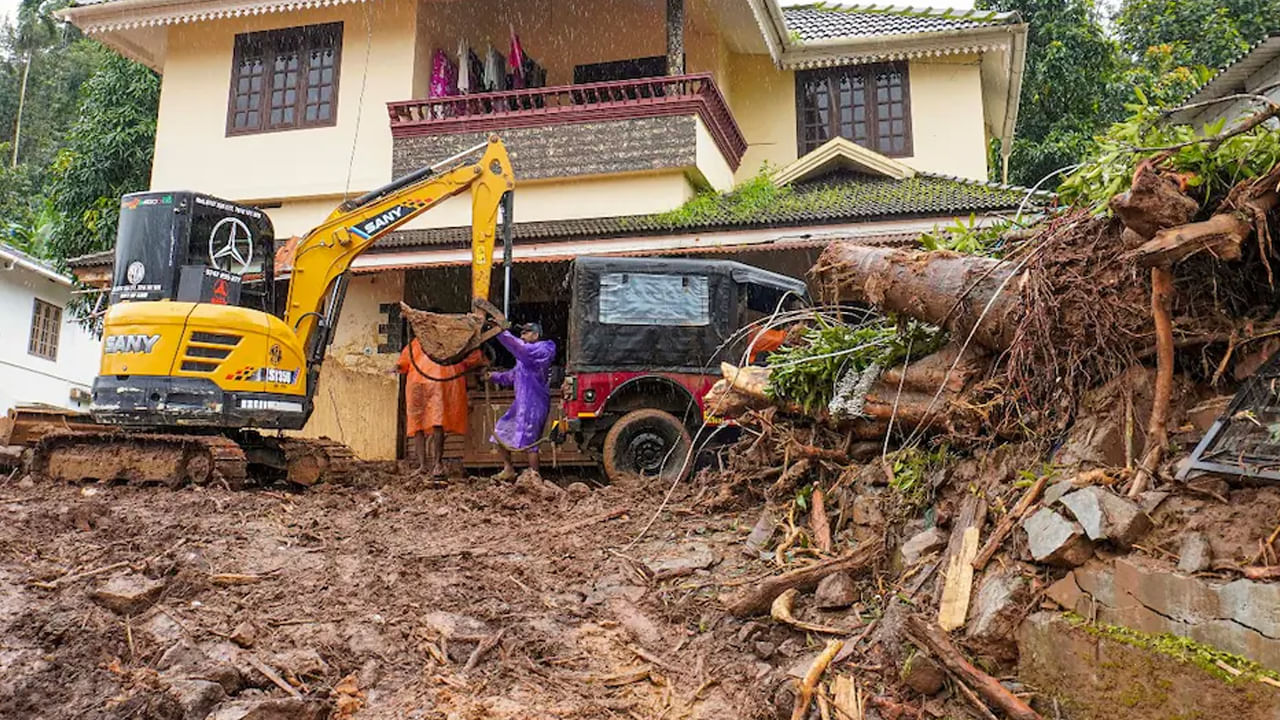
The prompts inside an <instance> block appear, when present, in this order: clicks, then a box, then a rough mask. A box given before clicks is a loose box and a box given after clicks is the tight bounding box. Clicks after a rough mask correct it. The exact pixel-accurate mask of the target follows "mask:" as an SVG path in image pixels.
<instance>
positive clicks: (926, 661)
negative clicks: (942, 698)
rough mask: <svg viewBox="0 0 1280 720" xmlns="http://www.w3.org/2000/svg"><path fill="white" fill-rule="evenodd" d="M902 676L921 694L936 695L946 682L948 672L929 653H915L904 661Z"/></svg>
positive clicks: (904, 680)
mask: <svg viewBox="0 0 1280 720" xmlns="http://www.w3.org/2000/svg"><path fill="white" fill-rule="evenodd" d="M901 678H902V682H904V683H906V684H907V686H908V687H910V688H911V689H912V690H915V691H916V692H918V693H920V694H921V695H936V694H938V693H939V692H941V691H942V687H943V685H945V684H946V680H947V674H946V672H945V671H943V669H942V668H941V667H939V666H938V663H936V662H934V661H933V660H931V659H930V658H929V657H928V656H927V655H923V654H921V653H915V654H913V655H912V656H911V657H909V658H907V661H906V662H905V663H903V665H902V673H901Z"/></svg>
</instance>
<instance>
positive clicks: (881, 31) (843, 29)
mask: <svg viewBox="0 0 1280 720" xmlns="http://www.w3.org/2000/svg"><path fill="white" fill-rule="evenodd" d="M782 16H783V18H784V19H785V21H786V24H787V29H788V30H789V31H791V32H792V33H793V34H794V35H795V36H796V37H798V39H799V40H800V41H802V42H812V41H815V40H832V39H839V38H863V37H882V36H885V35H910V34H915V33H928V32H944V31H947V30H968V29H971V28H978V27H986V26H991V25H1004V24H1007V23H1009V22H1010V21H1013V20H1015V18H1016V15H1014V14H1013V13H998V12H991V11H986V10H951V9H943V10H934V9H933V8H912V7H905V6H896V5H847V4H840V3H812V4H810V5H795V6H792V7H785V8H783V9H782Z"/></svg>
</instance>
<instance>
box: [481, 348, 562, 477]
mask: <svg viewBox="0 0 1280 720" xmlns="http://www.w3.org/2000/svg"><path fill="white" fill-rule="evenodd" d="M498 342H500V343H502V346H503V347H505V348H506V349H507V350H508V351H509V352H510V353H511V354H512V355H514V356H515V358H516V366H515V367H514V368H512V369H511V370H503V371H501V372H495V373H490V374H489V382H492V383H493V384H494V385H497V386H499V387H514V388H515V391H516V399H515V400H514V401H513V402H512V403H511V407H510V408H509V409H508V410H507V412H506V414H505V415H503V416H502V417H501V418H498V422H497V423H495V424H494V426H493V437H491V438H490V441H491V442H494V443H496V444H497V445H498V452H500V453H501V454H502V466H503V467H502V474H501V475H499V477H500V478H505V479H511V478H514V477H515V476H516V468H515V465H514V464H512V461H511V453H512V452H528V453H529V467H530V468H531V469H532V470H533V471H534V472H537V471H538V444H539V442H540V441H541V440H542V430H543V428H545V427H546V425H547V413H548V412H550V411H551V389H550V387H549V380H550V371H551V363H552V361H554V360H555V357H556V344H555V343H554V342H553V341H551V340H543V339H542V326H541V325H539V324H538V323H526V324H525V325H523V326H521V328H520V337H516V336H515V335H512V334H511V333H510V332H504V333H502V334H501V335H499V336H498Z"/></svg>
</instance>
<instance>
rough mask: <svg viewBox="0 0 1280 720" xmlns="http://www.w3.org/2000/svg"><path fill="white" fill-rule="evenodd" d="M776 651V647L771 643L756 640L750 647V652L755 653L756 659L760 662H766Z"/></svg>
mask: <svg viewBox="0 0 1280 720" xmlns="http://www.w3.org/2000/svg"><path fill="white" fill-rule="evenodd" d="M777 651H778V646H777V645H774V644H773V643H771V642H766V641H764V640H757V641H756V642H755V643H753V644H752V646H751V652H753V653H755V654H756V657H758V658H760V659H761V660H768V659H769V658H771V657H773V654H774V653H775V652H777Z"/></svg>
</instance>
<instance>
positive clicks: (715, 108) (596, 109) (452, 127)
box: [387, 73, 747, 169]
mask: <svg viewBox="0 0 1280 720" xmlns="http://www.w3.org/2000/svg"><path fill="white" fill-rule="evenodd" d="M387 111H388V113H390V115H391V135H392V137H396V138H403V137H414V136H420V135H441V134H448V133H465V132H485V131H490V130H506V129H512V128H528V127H544V126H547V125H553V124H557V123H581V122H596V121H601V120H627V119H633V118H647V117H666V116H671V115H691V114H695V113H696V114H697V115H698V117H700V118H701V119H702V122H703V124H704V125H706V127H707V130H708V131H710V133H711V137H712V138H713V139H714V140H715V142H716V145H718V146H719V147H720V152H721V154H723V155H724V157H725V159H726V160H728V161H729V164H730V165H731V166H733V167H734V168H735V169H736V168H737V167H738V163H739V162H740V161H741V160H742V155H743V153H745V152H746V151H747V141H746V139H745V138H743V137H742V131H741V130H740V129H739V128H738V123H737V121H736V120H734V118H733V114H732V113H731V112H729V106H728V105H727V104H726V103H725V101H724V96H723V95H721V94H720V88H718V87H716V84H715V81H714V80H713V79H712V77H711V75H710V74H709V73H702V74H697V75H675V76H667V77H653V78H643V79H639V80H621V81H617V82H604V83H591V84H584V85H563V86H560V87H546V88H533V89H528V90H506V91H502V92H492V93H476V94H472V95H454V96H450V97H439V98H430V99H427V100H408V101H402V102H390V103H387Z"/></svg>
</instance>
